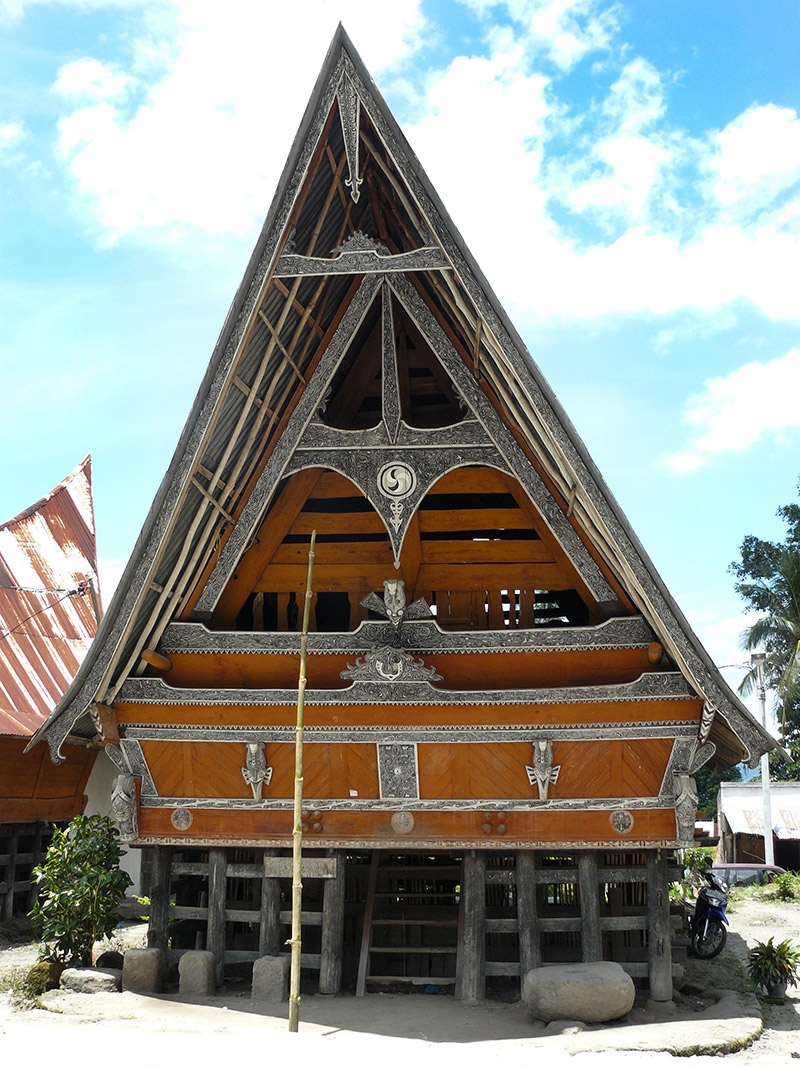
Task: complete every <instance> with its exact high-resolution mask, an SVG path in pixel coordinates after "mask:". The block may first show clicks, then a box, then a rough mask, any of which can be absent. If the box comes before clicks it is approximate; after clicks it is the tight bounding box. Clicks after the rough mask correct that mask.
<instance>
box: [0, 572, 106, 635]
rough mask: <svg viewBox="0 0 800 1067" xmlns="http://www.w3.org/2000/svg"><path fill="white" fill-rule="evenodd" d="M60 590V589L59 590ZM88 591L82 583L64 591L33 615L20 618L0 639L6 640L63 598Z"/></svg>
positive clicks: (80, 594) (55, 605)
mask: <svg viewBox="0 0 800 1067" xmlns="http://www.w3.org/2000/svg"><path fill="white" fill-rule="evenodd" d="M59 591H60V590H59ZM47 592H56V590H47ZM85 593H86V586H85V585H80V586H78V588H77V589H67V590H65V591H64V595H63V596H60V597H59V598H58V600H56V601H54V602H53V603H52V604H45V606H44V607H43V608H39V610H38V611H34V613H33V614H32V615H29V616H28V617H27V619H20V621H19V622H18V623H17V625H16V626H12V627H11V629H10V630H6V632H5V633H3V634H0V641H5V639H6V638H7V637H10V636H11V635H12V634H13V633H16V632H17V630H19V628H20V626H24V625H25V623H26V622H30V621H31V619H35V618H36V617H37V615H42V614H43V613H44V612H45V611H50V609H51V608H55V607H57V606H58V605H59V604H60V603H61V601H62V600H66V599H67V597H70V596H84V595H85Z"/></svg>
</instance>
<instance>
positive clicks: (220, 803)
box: [142, 745, 672, 812]
mask: <svg viewBox="0 0 800 1067" xmlns="http://www.w3.org/2000/svg"><path fill="white" fill-rule="evenodd" d="M389 747H390V746H388V745H387V746H386V748H389ZM397 747H399V748H402V747H404V746H397ZM387 765H388V764H387ZM393 767H394V765H393V764H392V765H391V767H390V777H392V776H393ZM409 782H410V778H409ZM410 787H411V786H410V785H409V788H410ZM304 804H305V806H306V807H308V808H313V809H314V810H315V811H434V812H436V811H538V812H541V811H553V812H558V811H620V810H624V809H626V808H630V809H631V810H636V811H638V810H642V809H648V810H653V811H664V810H666V809H668V808H671V807H672V800H671V799H670V798H667V797H610V798H605V797H603V798H600V799H598V798H596V797H592V798H590V799H587V798H584V797H580V798H577V799H574V800H571V799H568V798H567V799H559V800H533V799H525V800H509V799H505V800H493V799H478V800H461V799H453V800H448V799H437V800H420V799H419V798H418V797H409V798H403V797H400V796H396V797H381V798H380V799H371V798H366V797H365V798H363V799H362V798H358V799H355V800H353V799H350V798H345V797H341V798H335V799H333V800H331V799H328V798H326V799H320V798H319V797H313V798H306V800H305V801H304ZM293 806H294V801H293V800H292V798H291V797H284V798H279V797H270V800H269V804H268V810H270V811H291V810H292V808H293ZM142 807H143V808H173V807H175V808H207V809H209V810H211V811H222V810H227V811H248V810H250V809H252V808H257V809H259V810H261V811H263V810H265V805H264V802H263V801H257V800H252V799H251V798H250V797H247V798H245V797H235V798H230V799H228V798H222V797H148V798H147V800H144V799H142Z"/></svg>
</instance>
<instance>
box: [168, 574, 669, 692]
mask: <svg viewBox="0 0 800 1067" xmlns="http://www.w3.org/2000/svg"><path fill="white" fill-rule="evenodd" d="M463 595H464V596H466V597H472V598H474V597H475V594H463ZM469 603H470V607H469V611H473V612H474V610H475V607H474V604H473V602H472V600H470V601H469ZM481 606H482V605H481ZM442 610H443V609H442ZM444 621H445V620H444V615H442V616H440V619H439V622H440V625H441V624H443V622H444ZM443 628H444V626H443ZM268 640H269V638H268V637H265V644H266V643H267V642H268ZM358 655H359V653H350V654H341V653H337V654H334V655H326V656H320V655H316V656H315V655H314V654H313V653H312V654H310V655H309V656H308V659H307V662H306V678H307V680H308V683H307V684H308V688H309V689H343V688H345V687H346V686H348V685H350V682H349V681H346V680H342V678H340V674H341V672H342V671H343V670H345V668H346V667H347V664H348V662H349V663H353V662H354V660H355V658H356V656H358ZM423 658H424V660H425V663H426V664H427V665H428V666H431V667H434V668H435V669H436V671H437V672H438V673H439V674H440V675H441V676H442V681H441V682H437V683H436V684H437V686H438V687H439V688H442V689H459V690H469V691H470V692H473V691H475V690H476V689H478V688H481V689H495V688H497V689H522V688H532V687H540V686H541V687H544V686H547V687H551V686H573V685H593V684H610V683H612V682H617V683H621V682H631V681H634V680H635V679H636V678H638V677H639V676H640V675H641V674H643V673H646V672H649V671H652V670H653V666H652V664H650V663H649V662H648V659H647V649H646V648H632V649H605V650H602V649H598V650H585V651H575V652H486V653H474V654H471V653H468V652H466V653H456V652H451V653H447V652H430V653H424V654H423ZM170 659H171V660H172V669H171V670H169V671H166V672H153V674H155V675H157V676H158V677H162V678H164V680H165V681H166V682H168V683H169V685H175V686H186V687H188V688H199V687H211V686H213V687H217V688H221V689H236V688H256V689H283V688H292V687H294V686H296V685H297V677H298V672H299V655H269V654H268V653H265V654H259V653H254V654H236V653H207V654H199V653H172V654H171V655H170Z"/></svg>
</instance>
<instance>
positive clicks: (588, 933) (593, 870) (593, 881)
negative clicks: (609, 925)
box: [578, 851, 603, 963]
mask: <svg viewBox="0 0 800 1067" xmlns="http://www.w3.org/2000/svg"><path fill="white" fill-rule="evenodd" d="M578 885H579V887H580V894H581V946H582V952H583V962H584V963H597V961H598V960H602V958H603V940H602V937H601V934H600V887H599V886H598V884H597V853H596V852H593V851H586V852H580V853H579V854H578Z"/></svg>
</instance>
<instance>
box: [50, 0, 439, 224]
mask: <svg viewBox="0 0 800 1067" xmlns="http://www.w3.org/2000/svg"><path fill="white" fill-rule="evenodd" d="M339 18H342V19H343V20H344V21H345V23H346V24H352V25H353V26H354V27H357V29H358V37H359V47H360V48H361V49H362V50H363V54H364V56H365V60H366V62H367V63H368V64H369V63H371V64H372V65H373V68H374V69H375V70H378V71H380V70H386V69H387V68H389V67H391V66H392V65H393V64H395V63H397V62H398V61H399V60H401V59H402V58H403V57H404V56H406V54H407V53H408V50H409V48H410V47H411V42H413V41H414V39H415V36H416V35H417V34H418V33H419V32H420V28H421V26H422V24H423V20H422V16H421V15H420V12H419V0H413V2H409V3H405V4H402V5H393V6H388V7H386V8H385V9H382V11H381V18H380V19H377V18H375V9H374V6H373V5H372V3H371V2H370V0H341V2H336V3H335V2H333V0H306V2H305V3H304V4H303V5H301V6H297V7H292V8H290V9H288V10H286V11H284V10H278V9H276V8H274V7H273V6H272V5H266V4H264V5H261V4H253V3H252V2H249V0H227V2H226V3H225V4H219V3H217V2H212V0H172V3H171V4H157V5H156V6H155V7H154V8H152V9H148V12H147V19H146V21H145V24H144V29H143V32H142V35H141V37H140V38H139V39H138V40H136V41H135V43H134V44H135V47H134V55H133V57H132V60H131V66H132V67H134V68H137V71H141V70H142V69H143V68H147V66H148V64H149V65H150V69H149V70H148V71H147V73H148V74H149V76H150V78H151V81H150V84H149V89H148V90H147V92H146V93H145V96H144V99H143V102H142V103H140V105H139V106H138V107H137V108H136V109H135V110H130V108H129V107H128V106H126V105H125V104H124V102H119V103H118V102H116V101H115V100H114V99H113V96H114V95H115V94H117V93H119V92H122V91H123V90H124V88H125V87H126V86H127V85H128V84H130V83H129V82H128V81H126V80H125V79H126V78H127V77H130V78H132V77H133V75H132V74H131V75H128V73H127V72H125V71H122V70H120V69H113V70H112V69H111V68H109V67H108V66H107V65H105V64H101V63H99V62H93V61H91V60H90V59H87V58H84V59H82V60H81V61H79V62H78V63H70V64H68V65H67V66H66V67H64V68H62V70H61V72H60V73H59V76H58V79H57V81H56V86H55V87H56V88H57V89H59V91H61V92H62V93H67V92H69V93H73V92H80V93H81V94H83V95H84V96H85V97H87V100H86V102H85V103H84V104H83V105H82V106H79V107H77V108H76V109H75V110H73V111H71V112H70V113H69V114H67V115H66V116H65V117H64V118H63V119H62V120H61V121H60V123H59V143H58V148H59V151H60V153H61V156H62V158H63V159H64V161H65V163H66V165H67V166H68V168H69V171H70V173H71V175H72V178H73V179H74V182H75V185H76V188H77V190H78V192H79V194H80V195H81V197H82V199H83V201H84V202H85V203H86V205H87V206H88V208H89V210H90V211H91V213H92V214H93V215H94V217H95V218H96V220H97V222H98V223H99V225H100V227H101V229H102V231H103V236H104V239H105V240H106V241H114V240H116V239H118V238H119V237H121V236H123V235H127V234H135V235H137V236H139V237H143V236H145V237H146V236H147V235H149V236H150V237H151V238H152V237H156V238H160V239H166V240H172V239H174V238H175V236H176V235H177V234H179V233H180V232H181V231H182V230H184V229H186V228H189V227H194V228H198V229H201V230H205V231H207V232H212V233H233V234H240V235H241V234H244V233H246V232H248V231H249V230H250V229H251V228H252V227H253V225H254V224H256V223H257V222H258V221H260V219H261V218H263V215H264V213H265V208H266V206H267V205H268V204H269V201H270V198H271V195H272V192H273V189H274V186H275V184H276V183H277V179H278V176H279V174H280V170H281V166H282V164H283V162H284V160H285V157H286V154H287V152H288V148H289V145H290V144H291V142H292V138H293V136H294V132H295V130H296V128H297V124H298V122H299V120H300V118H301V115H302V111H303V108H304V106H305V103H306V100H307V98H308V95H309V94H310V92H311V88H312V85H313V82H314V78H315V77H316V74H317V72H318V70H319V66H320V64H321V61H322V57H323V56H324V55H325V51H326V48H327V46H328V43H329V41H330V38H331V35H332V33H333V31H334V30H335V28H336V23H337V21H338V19H339ZM243 27H246V29H243ZM301 38H302V47H299V46H298V47H294V46H291V47H287V46H286V42H296V41H299V40H300V39H301ZM167 39H169V40H168V41H167ZM92 63H93V65H90V64H92ZM159 67H161V68H163V69H160V70H159ZM154 69H155V70H158V76H157V77H156V78H153V70H154Z"/></svg>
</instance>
